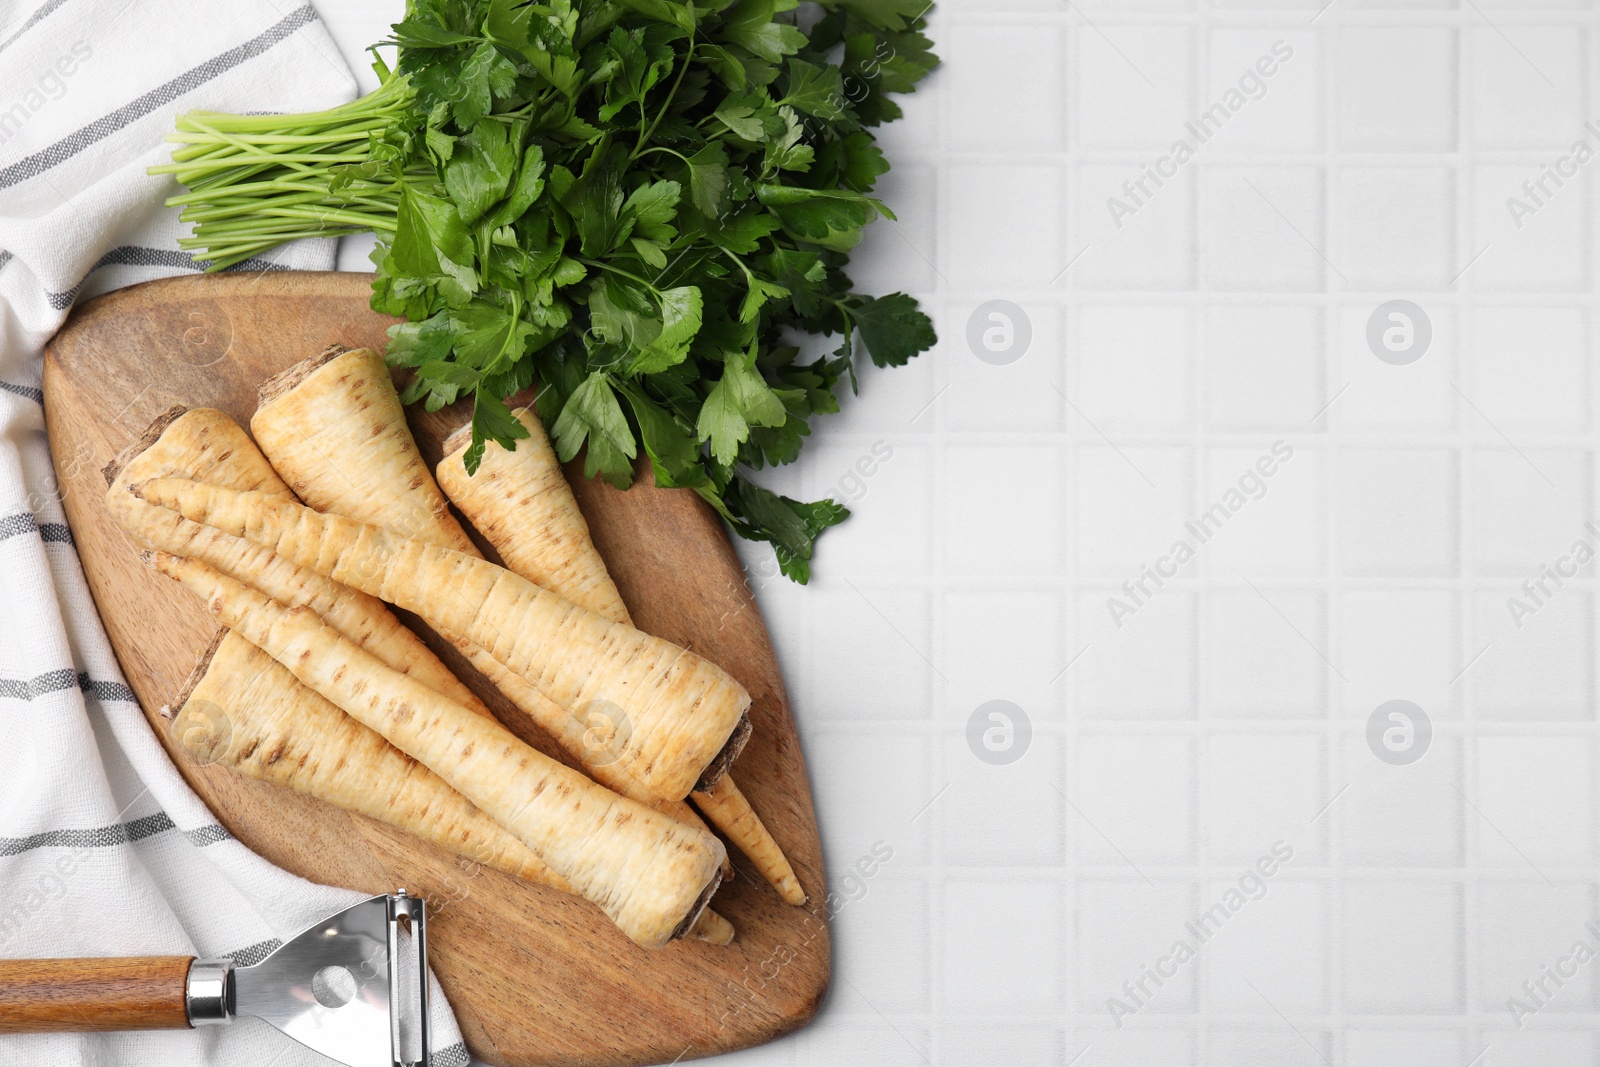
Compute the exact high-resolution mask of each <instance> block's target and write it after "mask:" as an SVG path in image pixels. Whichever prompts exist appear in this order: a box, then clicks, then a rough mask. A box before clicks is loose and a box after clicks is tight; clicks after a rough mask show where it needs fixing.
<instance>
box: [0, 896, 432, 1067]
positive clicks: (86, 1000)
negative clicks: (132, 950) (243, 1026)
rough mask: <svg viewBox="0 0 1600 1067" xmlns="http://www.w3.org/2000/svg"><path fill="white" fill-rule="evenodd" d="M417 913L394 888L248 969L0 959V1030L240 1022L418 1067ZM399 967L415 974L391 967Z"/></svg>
mask: <svg viewBox="0 0 1600 1067" xmlns="http://www.w3.org/2000/svg"><path fill="white" fill-rule="evenodd" d="M424 912H425V908H424V904H423V901H422V900H421V899H420V898H418V897H413V896H409V895H408V894H407V893H406V891H405V890H404V889H401V890H400V891H399V892H398V893H394V894H392V895H382V896H376V897H372V898H371V899H369V900H363V901H362V902H361V903H359V904H356V905H354V906H352V907H349V908H346V909H345V910H344V911H341V912H339V913H338V914H337V915H333V916H330V917H328V918H326V919H324V920H322V921H321V922H319V923H316V924H314V925H312V926H311V927H310V928H309V929H306V930H304V931H302V932H301V933H300V934H298V935H297V936H295V937H294V938H292V939H291V940H289V941H288V942H286V943H284V944H283V945H280V946H279V947H278V948H277V949H274V950H273V951H272V952H271V953H270V954H269V955H268V956H267V957H266V958H265V959H263V960H261V961H260V962H259V963H255V964H251V965H250V966H248V967H240V966H238V965H236V964H235V963H234V962H233V961H232V960H228V959H195V958H193V957H191V956H146V957H132V958H120V959H50V960H0V1034H36V1033H48V1032H55V1031H78V1030H173V1029H183V1028H187V1027H198V1026H215V1025H220V1024H223V1023H229V1022H232V1021H233V1020H234V1019H236V1018H238V1017H239V1016H243V1015H251V1016H254V1017H256V1018H258V1019H264V1020H265V1021H267V1022H269V1023H271V1024H272V1025H273V1026H276V1027H277V1028H278V1029H279V1030H282V1031H283V1032H284V1033H285V1034H288V1035H289V1036H290V1037H292V1038H294V1039H295V1040H296V1041H298V1042H300V1043H301V1044H302V1045H305V1046H307V1047H308V1048H311V1049H314V1050H316V1051H317V1052H320V1053H322V1054H323V1055H324V1056H327V1057H329V1058H331V1059H334V1060H337V1061H339V1062H340V1063H345V1064H349V1065H350V1067H429V1065H430V1058H429V1053H430V1043H429V1038H428V947H427V920H426V916H425V914H424ZM402 921H404V926H402ZM404 927H409V935H410V936H409V939H408V941H409V945H408V948H409V952H407V953H406V954H405V955H402V951H401V950H402V938H401V933H402V930H403V929H404ZM407 959H409V960H411V961H413V962H414V964H415V966H412V967H402V966H401V964H402V963H404V962H406V961H407Z"/></svg>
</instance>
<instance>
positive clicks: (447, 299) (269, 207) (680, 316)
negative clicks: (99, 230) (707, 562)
mask: <svg viewBox="0 0 1600 1067" xmlns="http://www.w3.org/2000/svg"><path fill="white" fill-rule="evenodd" d="M928 6H929V4H928V0H822V2H821V3H808V4H806V5H805V7H806V9H807V10H806V12H805V16H806V17H805V18H804V19H801V18H799V17H798V16H799V14H800V13H799V12H797V11H796V10H795V9H796V8H797V7H798V0H694V2H684V0H546V2H544V3H519V2H518V0H411V2H410V4H409V5H408V10H407V17H406V19H405V21H403V22H400V23H398V24H396V25H395V27H394V38H393V43H394V44H396V45H397V46H398V48H399V59H398V62H397V64H396V66H395V68H394V69H392V70H391V69H390V68H389V67H388V66H386V65H385V64H384V63H383V62H382V61H381V60H380V61H379V62H378V63H377V69H378V72H379V75H380V77H381V78H382V79H383V84H382V87H381V88H379V89H378V90H377V91H376V92H374V93H373V94H371V95H369V96H367V97H365V98H363V99H361V100H358V101H355V102H354V103H351V104H346V105H344V106H342V107H338V108H334V109H332V110H330V111H325V112H321V113H318V114H314V115H255V116H231V115H219V114H211V113H197V114H190V115H186V116H184V117H183V118H181V119H180V120H179V123H178V132H177V133H175V134H174V135H172V137H171V139H172V140H174V141H176V142H178V143H179V144H180V145H181V147H179V148H177V149H176V150H175V151H174V153H173V162H172V163H171V164H168V165H165V166H161V167H156V168H153V169H154V170H155V171H157V172H161V173H170V174H174V175H175V176H176V177H177V178H178V180H179V181H180V182H182V183H183V184H184V185H185V186H187V187H188V189H189V192H188V193H187V194H185V195H183V196H178V197H174V198H173V200H172V201H171V203H173V204H176V205H182V206H183V207H184V213H183V217H184V219H185V220H187V221H190V222H193V223H195V224H196V228H195V235H194V236H193V237H192V238H188V239H186V242H185V246H186V247H188V248H191V249H193V250H194V251H195V252H196V253H197V254H204V255H206V256H208V257H209V258H210V259H211V260H212V261H213V266H214V269H220V268H221V267H224V266H227V265H229V264H231V263H235V262H238V261H239V260H242V259H244V258H247V257H249V256H252V255H256V254H258V253H260V252H262V251H265V250H266V249H269V248H271V247H273V246H275V245H277V244H280V243H282V242H284V241H289V240H294V239H296V238H300V237H306V236H316V235H334V234H344V233H355V232H360V231H363V230H371V231H374V232H375V233H376V234H377V236H378V249H377V251H376V252H375V253H374V259H375V261H376V263H377V267H378V273H377V277H376V279H375V281H374V284H373V297H372V306H373V307H374V308H375V309H376V310H378V311H382V312H386V313H390V314H395V315H401V316H404V317H405V318H406V320H407V321H406V322H404V323H402V324H400V325H398V326H396V327H394V328H393V330H392V331H391V333H392V341H391V344H390V347H389V352H388V358H389V360H390V362H391V363H393V364H395V365H397V366H403V367H408V368H411V369H412V370H414V372H415V379H414V381H413V383H412V385H411V386H410V388H409V389H408V391H407V394H406V401H407V402H408V403H409V402H414V401H419V400H420V401H422V402H424V403H425V404H427V405H428V407H429V408H430V409H437V408H438V407H440V406H443V405H445V404H448V403H451V402H453V401H455V400H456V399H458V398H460V397H464V396H472V397H474V398H475V399H474V407H473V419H472V442H471V445H470V446H469V448H468V451H467V454H466V457H465V459H466V466H467V469H468V470H469V471H472V470H475V469H476V467H477V464H478V460H479V459H480V458H481V456H482V452H483V446H484V444H485V442H487V441H491V440H493V441H497V442H499V443H500V444H502V445H504V446H505V447H507V448H511V447H514V442H515V441H516V440H517V439H518V438H520V437H522V436H523V429H522V427H521V426H520V425H518V423H517V421H516V420H515V419H513V418H512V417H511V413H510V411H509V409H508V408H507V405H506V403H505V400H506V398H508V397H510V396H511V395H512V394H514V393H516V392H518V391H519V390H521V389H524V388H526V387H528V386H529V385H531V384H532V383H533V382H535V381H537V382H538V383H539V386H540V390H541V391H540V394H539V400H538V412H539V416H540V418H541V420H542V421H543V422H544V424H545V426H546V427H548V428H549V431H550V436H551V439H552V440H553V442H554V444H555V447H556V450H557V453H558V454H559V455H560V456H561V458H562V459H563V460H567V459H570V458H572V457H573V456H575V455H577V454H578V452H579V451H580V450H582V449H584V448H585V447H587V453H586V466H585V469H586V471H587V472H588V473H589V474H591V475H593V474H596V473H598V474H600V475H603V476H604V477H605V478H606V479H607V480H608V481H610V482H612V483H613V484H615V485H618V486H625V485H627V484H628V482H629V481H630V480H631V478H632V476H633V462H632V461H633V460H634V458H636V457H637V456H638V455H639V454H640V452H641V451H643V452H644V453H645V454H646V455H648V456H649V458H650V461H651V465H652V468H653V471H654V476H655V479H656V482H657V484H660V485H666V486H681V487H688V488H693V489H695V490H696V491H697V492H699V493H700V494H701V495H702V496H703V497H705V499H706V500H708V501H709V502H710V503H711V504H712V505H713V506H714V507H716V508H717V510H718V511H719V512H721V513H722V515H723V517H724V518H725V519H726V520H727V521H728V523H729V524H730V525H731V526H732V527H733V528H734V530H735V531H736V532H738V533H739V534H740V535H741V536H743V537H747V538H750V539H753V540H761V541H768V542H771V544H772V546H773V549H774V551H775V552H776V554H777V557H778V562H779V564H780V565H781V567H782V568H783V571H784V573H785V574H787V575H789V577H791V578H793V579H795V580H797V581H801V582H804V581H806V580H807V579H808V578H809V576H810V564H809V561H810V559H811V556H812V553H813V550H814V546H815V541H816V538H817V536H818V535H819V534H820V533H821V531H822V530H824V529H826V528H827V527H829V526H832V525H834V524H835V523H837V522H839V521H841V520H842V519H844V518H845V517H846V515H848V511H847V510H846V509H845V508H844V507H842V506H840V505H838V504H836V503H834V502H832V501H829V500H822V501H816V502H813V503H805V502H801V501H796V500H791V499H789V498H787V497H782V496H779V495H777V494H775V493H772V492H770V491H768V490H766V489H763V488H761V487H760V486H759V485H757V484H756V483H755V482H754V481H753V480H751V478H750V476H749V475H750V472H751V471H753V470H759V469H760V468H762V467H764V466H766V465H768V464H778V463H789V462H792V461H793V460H794V459H795V458H796V457H797V456H798V454H799V451H800V447H801V445H802V444H803V443H804V438H805V437H806V436H808V435H809V433H810V426H809V419H810V418H811V417H812V416H813V415H821V414H827V413H830V412H834V411H837V410H838V399H837V397H836V395H835V394H836V389H837V387H838V386H839V384H840V382H841V379H843V378H846V377H848V378H849V379H850V382H851V385H852V387H853V386H854V383H855V374H854V366H853V356H854V352H855V339H856V337H857V335H858V334H859V339H860V341H861V343H862V344H863V346H864V347H865V349H866V352H867V354H868V355H869V356H870V358H871V359H872V362H873V363H874V364H876V365H878V366H899V365H902V364H904V363H905V362H906V361H907V360H909V359H910V358H911V357H913V356H915V355H917V354H918V353H919V352H922V351H924V350H926V349H927V348H929V347H930V346H931V345H932V344H933V342H934V332H933V327H932V324H931V323H930V322H929V321H928V318H927V316H925V315H924V314H923V313H922V312H921V311H919V310H918V309H917V305H916V301H914V300H913V299H911V298H910V297H908V296H905V295H904V294H900V293H894V294H891V295H889V296H884V297H877V298H873V297H867V296H863V295H861V294H859V293H856V292H854V291H853V289H852V284H851V281H850V279H849V277H848V276H847V275H846V274H845V267H846V265H847V264H848V260H849V252H850V250H851V249H852V248H854V247H855V245H856V244H857V243H858V242H859V241H860V240H861V236H862V232H863V229H864V228H865V227H866V225H867V224H868V223H869V222H871V221H872V220H873V219H874V218H875V217H876V216H878V215H879V214H885V215H887V214H889V211H888V209H887V208H886V207H885V206H884V205H883V204H882V203H880V202H879V201H877V200H875V199H874V198H873V197H872V196H871V195H870V194H871V191H872V187H873V185H874V183H875V182H876V180H877V178H878V177H879V176H880V175H881V174H883V173H884V172H885V171H886V170H888V163H887V162H886V161H885V159H884V157H883V153H882V152H881V151H880V150H879V149H878V148H877V146H876V145H875V143H874V140H873V136H872V129H873V128H874V127H876V126H878V125H880V124H881V123H883V122H885V121H888V120H891V119H893V118H896V117H898V116H899V114H900V109H899V107H898V105H896V104H895V103H894V101H893V99H892V96H891V94H894V93H905V92H910V91H912V90H913V89H914V88H915V85H916V83H917V81H918V80H920V79H921V78H922V77H923V76H924V75H925V74H927V73H928V71H930V70H931V69H932V68H933V67H934V66H935V65H936V64H937V62H938V60H937V58H936V57H935V56H934V55H933V54H932V53H931V52H930V51H929V48H930V42H929V41H928V39H927V38H926V37H925V36H924V35H923V32H922V31H923V29H924V28H925V20H924V18H923V16H924V14H925V13H926V11H927V8H928ZM813 16H814V17H813ZM891 217H892V216H891ZM802 333H803V334H818V333H820V334H827V335H837V336H839V337H840V338H841V343H840V344H839V345H838V347H837V348H836V349H835V350H834V351H833V352H832V354H831V355H824V356H820V357H818V358H816V359H814V360H812V361H810V362H804V363H802V362H801V361H800V350H799V348H797V347H796V346H795V345H794V343H793V338H794V337H795V336H796V335H797V334H802Z"/></svg>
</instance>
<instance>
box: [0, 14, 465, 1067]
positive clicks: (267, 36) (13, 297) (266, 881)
mask: <svg viewBox="0 0 1600 1067" xmlns="http://www.w3.org/2000/svg"><path fill="white" fill-rule="evenodd" d="M354 94H355V82H354V80H353V79H352V78H351V75H350V72H349V70H348V68H347V67H346V66H345V64H344V63H343V61H342V60H341V59H340V57H339V54H338V52H337V51H336V49H335V48H334V46H333V43H332V41H331V40H330V39H329V37H328V35H327V33H326V31H325V30H324V28H323V26H322V24H321V23H320V22H319V21H318V18H317V13H316V11H315V10H314V9H313V8H312V7H311V6H310V5H309V4H305V3H302V2H299V0H282V2H281V3H275V2H274V0H230V2H229V3H226V4H221V3H214V2H207V0H47V2H45V3H44V4H43V6H41V7H37V8H35V7H33V5H32V4H31V3H30V4H28V5H27V6H26V7H24V6H23V5H20V4H18V3H17V2H16V0H0V958H20V957H43V956H135V955H177V954H194V955H199V956H232V957H233V958H234V959H235V960H237V961H238V962H240V963H251V962H254V961H256V960H259V959H260V958H261V957H262V956H263V955H265V954H266V953H267V952H268V951H270V950H271V949H272V948H273V947H275V946H276V945H277V944H279V943H280V940H281V939H283V938H287V937H289V936H292V935H293V934H295V933H297V932H299V931H300V930H301V929H303V928H304V927H306V926H307V925H309V924H311V923H313V922H315V921H316V920H317V919H319V918H321V917H322V916H324V915H327V914H329V913H331V912H334V911H337V910H339V909H340V908H343V907H346V906H348V905H349V904H351V903H353V902H355V901H356V900H359V899H361V894H359V893H355V892H353V891H350V890H345V889H334V888H330V887H327V886H319V885H315V884H313V883H311V882H307V881H305V880H304V879H301V878H298V877H295V876H294V875H291V874H288V873H287V872H285V871H281V870H279V869H277V868H276V867H274V866H272V865H271V864H269V863H267V862H266V861H265V860H263V859H261V858H260V857H258V856H256V855H255V854H254V853H252V852H251V851H250V850H249V849H247V848H246V847H245V846H244V845H243V844H241V843H239V842H238V841H236V840H235V839H234V838H233V837H232V836H231V835H230V834H229V833H228V832H227V831H226V830H225V829H223V827H221V826H220V825H218V824H217V820H216V818H215V816H213V815H212V814H211V813H210V812H209V811H207V809H206V807H205V805H204V804H202V803H201V802H200V800H199V798H197V797H196V796H195V795H194V793H192V792H191V791H190V790H189V788H188V786H187V785H186V784H185V783H184V781H183V779H182V778H181V777H180V776H179V775H178V773H177V771H176V769H175V768H174V767H173V765H172V764H171V762H170V761H169V760H168V759H167V756H166V754H165V752H164V750H163V749H162V748H161V746H160V744H159V743H158V741H157V739H156V738H155V737H154V735H153V734H152V733H151V730H150V727H149V725H148V724H147V723H146V722H145V719H144V717H143V715H142V714H141V713H140V711H139V708H138V706H137V705H136V704H135V703H134V700H133V694H132V692H131V691H130V690H129V689H128V687H127V685H126V684H124V682H123V680H122V677H121V675H120V673H119V671H118V668H117V661H116V659H115V657H114V656H113V655H112V652H111V647H110V645H109V643H108V642H107V640H106V635H105V632H104V631H103V630H102V629H101V626H100V621H99V618H98V616H97V615H96V614H95V607H94V602H93V601H92V600H91V599H90V596H89V592H88V589H87V587H86V585H85V584H84V578H83V573H82V570H81V568H80V566H79V562H78V557H77V554H76V552H75V550H74V547H73V542H72V534H71V531H70V530H69V529H68V528H67V526H66V519H65V515H64V514H63V512H62V509H61V504H60V500H59V499H58V497H57V493H56V487H55V479H54V477H53V475H52V471H51V464H50V456H49V449H48V445H47V442H46V439H45V429H44V409H43V394H42V392H41V390H40V375H41V354H42V350H43V347H44V344H45V342H46V341H47V340H48V339H49V337H50V336H51V334H53V333H54V332H55V330H56V329H57V327H59V326H60V324H61V322H62V320H63V319H64V318H65V317H66V315H67V312H68V311H69V309H70V308H71V307H72V305H73V303H74V302H75V301H77V300H79V299H82V298H84V297H87V296H91V295H93V294H96V293H101V292H105V291H106V290H109V289H114V288H116V287H118V286H122V285H128V284H131V283H133V282H137V281H144V280H147V279H151V278H156V277H160V276H163V275H168V274H175V273H183V272H190V271H194V270H196V269H198V268H197V267H196V266H195V265H194V264H193V263H192V262H190V260H189V257H188V255H187V254H185V253H183V252H181V251H179V250H178V247H177V243H176V241H177V237H178V236H179V233H180V227H179V224H178V222H177V218H176V212H174V211H171V210H169V209H167V208H165V207H163V203H162V202H163V200H164V199H165V198H166V197H168V196H170V195H173V194H174V193H175V192H176V191H177V189H176V186H175V185H174V184H173V183H172V182H171V181H170V179H162V178H156V177H151V176H149V175H147V174H146V173H145V170H146V168H147V167H149V166H150V165H152V164H155V163H159V162H164V161H165V159H166V152H167V147H166V146H164V145H163V143H162V137H163V135H164V134H165V133H167V132H168V131H169V130H170V129H171V128H172V121H173V116H174V115H176V114H177V113H179V112H182V111H186V110H191V109H206V110H219V111H302V110H314V109H319V108H324V107H329V106H332V105H334V104H337V103H341V102H343V101H346V100H349V99H351V98H352V97H353V96H354ZM333 254H334V248H333V245H332V242H312V243H308V244H301V245H298V246H294V247H289V248H284V249H281V250H278V251H277V252H275V253H273V254H270V255H269V256H267V257H264V258H263V259H260V260H254V261H250V262H248V263H245V264H241V265H240V267H239V268H238V269H243V270H253V271H260V270H287V269H323V270H326V269H329V268H330V267H331V266H332V265H333ZM130 399H132V398H130ZM432 988H433V992H434V998H433V1004H434V1006H435V1010H434V1017H433V1020H432V1024H433V1035H434V1047H435V1048H436V1049H437V1050H438V1051H437V1052H435V1054H434V1060H433V1062H434V1063H435V1064H438V1065H439V1067H458V1065H460V1064H465V1063H466V1062H467V1061H468V1056H467V1052H466V1048H465V1046H464V1045H463V1044H462V1043H461V1035H460V1031H459V1029H458V1028H457V1026H456V1023H455V1019H454V1017H453V1016H452V1015H451V1014H450V1009H449V1006H448V1005H447V1004H446V1003H445V1000H444V997H443V996H442V995H440V994H439V991H438V986H437V983H435V984H434V985H433V987H432ZM0 1062H4V1063H8V1064H9V1063H28V1064H48V1065H66V1064H81V1065H88V1064H96V1065H98V1064H113V1063H114V1064H118V1065H144V1064H149V1065H152V1067H154V1065H161V1067H167V1065H170V1064H177V1063H206V1064H217V1065H232V1064H238V1065H241V1067H243V1065H245V1064H249V1065H251V1067H263V1065H285V1067H286V1065H300V1064H306V1065H311V1064H321V1063H326V1062H327V1061H326V1060H324V1059H323V1058H322V1057H320V1056H318V1055H317V1054H315V1053H313V1052H311V1051H309V1050H307V1049H305V1048H304V1047H303V1046H300V1045H298V1044H296V1043H294V1042H293V1041H291V1040H289V1039H288V1038H286V1037H283V1036H282V1035H280V1034H278V1033H277V1032H276V1031H273V1030H271V1029H270V1028H269V1027H267V1026H266V1025H265V1024H264V1023H259V1022H257V1021H255V1020H241V1021H240V1022H237V1023H235V1024H233V1025H230V1026H226V1027H219V1028H208V1029H204V1030H199V1031H175V1032H171V1033H143V1034H75V1035H55V1036H28V1037H0Z"/></svg>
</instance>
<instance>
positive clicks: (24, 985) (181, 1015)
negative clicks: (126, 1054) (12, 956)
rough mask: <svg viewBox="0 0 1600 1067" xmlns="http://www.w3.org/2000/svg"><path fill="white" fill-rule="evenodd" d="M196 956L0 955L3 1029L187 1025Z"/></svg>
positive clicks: (0, 1020) (20, 1031) (1, 1031)
mask: <svg viewBox="0 0 1600 1067" xmlns="http://www.w3.org/2000/svg"><path fill="white" fill-rule="evenodd" d="M193 958H194V957H192V956H140V957H107V958H105V959H62V960H0V1034H44V1033H56V1032H59V1031H79V1030H183V1029H187V1028H188V1026H189V1013H188V1009H187V1008H186V1006H185V1003H184V990H185V987H186V986H187V983H188V978H189V963H190V962H191V961H192V960H193Z"/></svg>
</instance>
